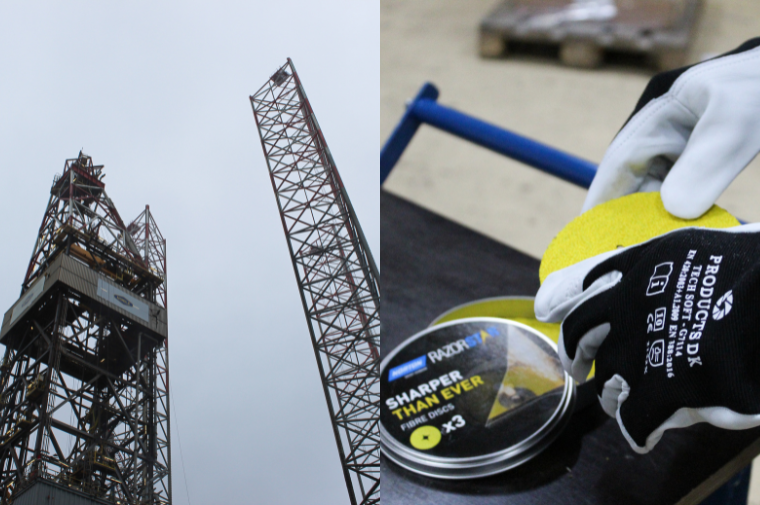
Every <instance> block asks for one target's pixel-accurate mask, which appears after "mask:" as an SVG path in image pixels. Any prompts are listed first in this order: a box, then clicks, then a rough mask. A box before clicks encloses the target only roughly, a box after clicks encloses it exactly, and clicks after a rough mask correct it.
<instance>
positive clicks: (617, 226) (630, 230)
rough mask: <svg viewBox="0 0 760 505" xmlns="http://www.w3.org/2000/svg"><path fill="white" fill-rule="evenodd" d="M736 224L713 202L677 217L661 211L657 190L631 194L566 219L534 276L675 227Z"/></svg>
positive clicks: (734, 219) (723, 226)
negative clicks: (702, 209) (700, 210)
mask: <svg viewBox="0 0 760 505" xmlns="http://www.w3.org/2000/svg"><path fill="white" fill-rule="evenodd" d="M739 224H740V223H739V221H738V220H737V219H736V218H735V217H734V216H732V215H731V214H729V213H728V211H726V210H725V209H722V208H720V207H718V206H717V205H713V206H712V207H711V208H710V210H708V211H707V212H706V213H705V214H703V215H702V216H701V217H698V218H697V219H680V218H677V217H675V216H673V215H672V214H670V213H668V211H666V210H665V207H664V206H663V205H662V199H661V198H660V193H633V194H631V195H628V196H624V197H621V198H617V199H615V200H610V201H609V202H606V203H603V204H600V205H597V206H596V207H594V208H592V209H591V210H588V211H586V212H584V213H583V214H581V215H580V216H578V217H576V218H575V219H573V220H572V221H570V224H568V225H567V226H566V227H565V228H564V229H563V230H562V231H561V232H559V233H558V234H557V236H556V237H554V240H552V242H551V244H549V247H548V248H547V249H546V252H545V253H544V257H543V258H542V259H541V267H540V268H539V271H538V276H539V279H540V280H541V282H542V283H543V282H544V280H545V279H546V277H548V276H549V274H550V273H552V272H556V271H557V270H560V269H562V268H565V267H569V266H570V265H574V264H576V263H578V262H579V261H582V260H585V259H586V258H590V257H592V256H596V255H597V254H601V253H604V252H607V251H612V250H614V249H617V248H619V247H621V246H630V245H635V244H640V243H642V242H646V241H647V240H649V239H651V238H654V237H657V236H658V235H662V234H663V233H666V232H669V231H672V230H676V229H678V228H685V227H688V226H700V227H703V228H730V227H732V226H738V225H739Z"/></svg>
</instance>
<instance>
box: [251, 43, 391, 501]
mask: <svg viewBox="0 0 760 505" xmlns="http://www.w3.org/2000/svg"><path fill="white" fill-rule="evenodd" d="M250 98H251V106H252V107H253V115H254V118H255V119H256V125H257V126H258V130H259V135H260V137H261V147H262V148H263V149H264V156H265V157H266V160H267V166H268V168H269V175H270V178H271V180H272V187H273V188H274V192H275V196H276V198H277V205H278V207H279V210H280V216H281V218H282V226H283V229H284V231H285V237H286V239H287V243H288V248H289V251H290V256H291V259H292V261H293V269H294V271H295V274H296V280H297V282H298V287H299V289H300V291H301V301H302V303H303V308H304V312H305V314H306V321H307V323H308V327H309V333H310V335H311V340H312V343H313V345H314V353H315V354H316V357H317V366H318V367H319V373H320V376H321V378H322V385H323V387H324V391H325V397H326V399H327V408H328V411H329V413H330V419H331V421H332V425H333V431H334V434H335V440H336V441H337V444H338V453H339V454H340V459H341V465H342V467H343V474H344V477H345V479H346V485H347V486H348V493H349V496H350V498H351V503H352V504H354V505H356V504H379V503H380V440H379V429H378V418H379V406H380V380H379V379H380V374H379V366H380V347H379V345H380V315H379V313H378V309H379V306H380V295H379V286H378V282H379V279H380V277H379V275H378V270H377V266H376V264H375V261H374V259H373V258H372V254H371V252H370V249H369V246H368V245H367V241H366V239H365V238H364V234H363V233H362V229H361V227H360V226H359V221H358V220H357V218H356V215H355V213H354V209H353V207H352V206H351V201H350V200H349V198H348V194H347V193H346V189H345V187H344V186H343V182H342V181H341V178H340V175H339V174H338V170H337V168H336V166H335V162H334V160H333V158H332V155H331V154H330V150H329V148H328V147H327V143H326V142H325V138H324V136H323V134H322V130H321V129H320V128H319V124H318V123H317V118H316V117H315V116H314V111H313V110H312V108H311V105H310V104H309V100H308V99H307V98H306V93H305V92H304V89H303V86H302V85H301V81H300V80H299V78H298V74H297V73H296V69H295V67H294V66H293V62H292V61H291V60H290V58H288V61H287V63H286V64H285V65H283V66H282V67H281V68H280V69H278V70H277V72H275V73H274V74H273V75H272V77H271V78H270V79H269V80H268V81H267V83H266V84H265V85H264V86H262V87H261V89H259V90H258V91H257V92H256V93H255V94H254V95H253V96H251V97H250Z"/></svg>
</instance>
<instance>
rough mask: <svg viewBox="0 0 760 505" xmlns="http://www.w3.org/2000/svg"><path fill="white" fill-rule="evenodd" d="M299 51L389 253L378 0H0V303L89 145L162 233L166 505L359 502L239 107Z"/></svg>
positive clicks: (368, 224)
mask: <svg viewBox="0 0 760 505" xmlns="http://www.w3.org/2000/svg"><path fill="white" fill-rule="evenodd" d="M288 56H289V57H291V58H292V59H293V61H294V63H295V66H296V69H297V70H298V72H299V75H300V77H301V79H302V81H303V83H304V87H305V89H306V92H307V94H308V96H309V99H310V101H311V103H312V106H313V108H314V111H315V113H316V114H317V117H318V119H319V123H320V125H321V126H322V129H323V131H324V133H325V137H326V139H327V142H328V144H329V145H330V149H331V151H332V153H333V156H334V158H335V160H336V163H337V165H338V169H339V170H340V173H341V176H342V178H343V181H344V183H345V185H346V187H347V189H348V193H349V195H350V197H351V200H352V203H353V204H354V206H355V207H356V211H357V214H358V216H359V219H360V221H361V224H362V227H363V228H364V231H365V234H366V235H367V238H368V240H369V242H370V244H371V247H372V249H373V253H374V255H375V259H376V260H377V261H378V262H379V259H380V250H379V247H380V230H379V214H380V204H379V191H378V176H377V174H378V152H377V138H378V137H379V100H378V97H379V75H380V66H379V65H380V63H379V62H380V59H379V2H378V1H377V0H370V1H348V0H346V1H329V0H323V1H320V2H310V1H306V0H303V1H288V2H286V1H268V2H263V1H253V2H220V1H215V2H206V3H201V2H187V1H186V2H163V3H158V2H147V1H132V2H120V3H116V2H95V1H92V2H81V1H68V2H33V3H32V2H5V3H3V4H2V6H1V7H0V165H1V167H2V168H1V169H0V170H1V171H0V174H2V179H1V180H2V183H1V184H0V213H1V215H2V217H3V219H2V220H0V236H2V249H1V250H2V255H0V311H2V312H4V311H6V310H7V309H8V308H9V307H10V306H11V305H12V303H13V302H14V301H15V300H16V299H17V298H18V295H19V289H20V285H21V281H22V280H23V276H24V273H25V270H26V267H27V264H28V261H29V257H30V255H31V252H32V247H33V245H34V240H35V237H36V234H37V230H38V228H39V226H40V223H41V220H42V216H43V212H44V210H45V205H46V203H47V200H48V197H49V190H50V185H51V183H52V180H53V176H54V175H55V174H56V173H60V172H61V169H62V167H63V164H64V161H65V159H66V158H73V157H76V155H77V153H78V152H79V150H80V149H81V148H84V152H85V153H87V154H89V155H90V156H92V158H93V161H94V163H96V164H104V165H105V172H106V178H105V182H106V191H107V192H108V195H109V196H110V197H111V198H112V199H113V200H114V203H115V204H116V207H117V208H118V210H119V212H120V213H121V215H122V217H123V218H124V220H125V221H129V220H131V219H133V218H134V217H136V216H137V215H138V214H139V213H140V212H141V211H142V209H143V208H144V206H145V204H146V203H147V204H150V207H151V210H152V212H153V214H154V217H155V219H156V222H157V223H158V226H159V228H160V229H161V231H162V233H163V234H164V236H165V237H166V238H167V243H168V260H167V262H168V276H169V287H168V292H169V294H168V296H169V341H170V347H169V348H170V370H171V383H172V386H171V387H172V392H173V394H174V401H175V404H176V410H174V411H173V412H172V415H173V421H172V464H173V468H172V470H173V492H174V503H175V504H184V503H188V497H187V494H186V492H185V489H186V486H187V489H188V490H189V494H190V501H189V503H192V504H193V505H201V504H225V505H234V504H251V503H266V504H270V503H283V504H331V505H332V504H339V503H348V495H347V493H346V490H345V485H344V481H343V476H342V473H341V471H340V465H339V461H338V454H337V450H336V447H335V445H334V439H333V436H332V432H331V429H330V426H329V420H328V414H327V409H326V406H325V400H324V396H323V393H322V390H321V385H320V383H319V376H318V372H317V366H316V362H315V358H314V352H313V350H312V347H311V342H310V340H309V335H308V332H307V327H306V322H305V319H304V315H303V311H302V308H301V303H300V298H299V294H298V289H297V285H296V282H295V278H294V275H293V269H292V266H291V263H290V259H289V257H288V252H287V247H286V243H285V238H284V236H283V232H282V226H281V224H280V218H279V215H278V213H277V206H276V203H275V198H274V194H273V192H272V187H271V184H270V182H269V177H268V174H267V169H266V165H265V162H264V157H263V154H262V151H261V145H260V142H259V139H258V133H257V131H256V125H255V121H254V119H253V115H252V112H251V107H250V103H249V101H248V95H250V94H252V93H253V92H254V91H256V90H257V89H258V88H259V87H260V86H261V85H262V84H263V83H264V82H265V81H266V80H267V79H268V77H269V76H270V75H271V74H272V73H273V72H274V71H275V70H276V69H277V68H278V67H279V66H280V65H282V64H283V63H285V60H286V58H287V57H288ZM177 422H178V423H179V435H181V439H182V452H183V455H184V466H185V469H184V471H185V473H186V474H187V482H186V481H185V478H184V476H183V469H182V460H181V458H180V451H179V449H180V444H179V443H178V437H177Z"/></svg>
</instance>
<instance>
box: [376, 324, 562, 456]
mask: <svg viewBox="0 0 760 505" xmlns="http://www.w3.org/2000/svg"><path fill="white" fill-rule="evenodd" d="M380 384H381V386H380V387H381V412H380V420H381V423H382V424H383V427H384V428H385V429H386V430H387V432H388V433H389V434H390V435H391V436H392V437H393V438H395V439H396V440H397V441H398V442H400V443H401V444H403V445H405V446H407V447H409V448H411V449H415V450H418V451H423V452H425V453H427V454H430V455H433V456H441V457H454V458H460V457H471V456H479V455H483V454H489V453H493V452H498V451H500V450H503V449H506V448H508V447H511V446H513V445H515V444H518V443H520V442H521V441H522V440H524V439H526V438H528V437H529V436H531V435H532V434H533V433H535V432H536V431H539V430H540V429H541V427H542V426H543V425H544V424H545V423H546V422H547V421H548V420H549V419H550V418H551V417H552V415H553V414H554V412H555V411H556V409H557V407H558V406H559V404H560V403H561V400H562V394H563V391H564V386H565V374H564V371H563V370H562V365H561V363H560V361H559V358H558V356H557V354H556V352H555V351H554V350H553V349H552V348H551V346H550V345H549V344H548V343H547V342H545V341H544V340H543V339H541V338H540V337H538V336H536V335H535V334H533V333H532V332H530V331H528V330H526V329H524V328H522V327H519V326H516V325H513V324H508V323H506V322H499V321H495V320H490V321H489V320H471V321H467V322H459V323H456V324H451V325H444V326H441V327H436V328H434V329H432V330H431V331H430V332H428V333H426V334H424V335H422V336H420V337H419V338H417V339H415V340H413V341H411V342H409V343H407V344H406V345H405V346H404V348H403V349H402V350H400V351H399V352H397V353H396V354H395V355H394V356H393V357H392V358H391V359H390V360H389V361H388V362H387V363H386V364H385V366H384V368H383V371H382V376H381V382H380Z"/></svg>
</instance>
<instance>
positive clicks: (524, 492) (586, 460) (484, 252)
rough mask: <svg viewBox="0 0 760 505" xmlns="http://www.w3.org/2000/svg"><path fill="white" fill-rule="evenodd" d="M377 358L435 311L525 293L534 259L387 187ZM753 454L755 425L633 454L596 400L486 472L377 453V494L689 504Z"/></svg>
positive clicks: (692, 434) (398, 499)
mask: <svg viewBox="0 0 760 505" xmlns="http://www.w3.org/2000/svg"><path fill="white" fill-rule="evenodd" d="M380 205H381V250H382V256H381V264H382V266H381V280H382V282H381V292H382V296H381V300H382V301H381V312H380V315H381V320H382V326H383V330H382V331H383V337H382V351H383V355H384V356H385V355H386V354H387V353H389V352H390V351H391V350H392V349H393V348H394V347H396V346H397V345H398V344H400V343H401V342H402V341H403V340H404V339H406V338H407V337H409V336H411V335H412V334H414V333H416V332H418V331H420V330H422V329H424V328H425V327H426V326H427V325H428V324H429V323H430V322H431V321H432V320H433V319H434V318H435V317H436V316H438V315H439V314H441V313H442V312H444V311H446V310H448V309H450V308H451V307H454V306H456V305H459V304H461V303H465V302H468V301H472V300H475V299H478V298H486V297H492V296H505V295H528V296H533V295H535V293H536V291H537V289H538V264H539V262H538V260H536V259H535V258H531V257H530V256H527V255H525V254H523V253H520V252H518V251H515V250H514V249H511V248H510V247H508V246H505V245H503V244H500V243H498V242H495V241H493V240H491V239H489V238H486V237H484V236H482V235H480V234H478V233H476V232H473V231H471V230H468V229H466V228H464V227H462V226H459V225H457V224H455V223H452V222H451V221H449V220H447V219H446V218H443V217H440V216H437V215H435V214H433V213H431V212H428V211H426V210H424V209H422V208H420V207H418V206H416V205H414V204H412V203H409V202H407V201H405V200H402V199H400V198H398V197H396V196H393V195H391V194H389V193H386V192H383V193H382V195H381V203H380ZM758 452H760V428H758V429H753V430H746V431H725V430H719V429H717V428H714V427H712V426H709V425H706V424H699V425H695V426H692V427H690V428H686V429H680V430H671V431H667V432H666V433H665V435H664V437H663V439H662V441H660V443H659V444H658V445H657V447H655V449H654V450H653V451H652V452H651V453H649V454H647V455H643V456H642V455H639V454H636V453H635V452H633V450H632V449H631V448H630V446H629V445H628V443H627V442H626V441H625V439H624V438H623V436H622V435H621V433H620V430H619V429H618V426H617V423H616V422H615V421H614V420H613V419H611V418H609V417H607V415H606V414H604V412H602V410H601V408H600V407H599V405H598V403H593V404H592V406H591V407H588V408H586V409H584V410H581V411H579V412H576V413H575V414H574V415H573V418H572V420H571V421H570V424H569V425H568V427H567V429H566V430H565V431H564V432H563V433H562V435H560V437H559V438H558V439H557V441H556V442H554V443H553V444H552V445H551V446H550V447H549V448H548V449H547V450H546V451H544V452H543V453H542V454H540V455H539V456H538V457H536V458H535V459H534V460H532V461H530V462H528V463H526V464H525V465H523V466H521V467H519V468H517V469H514V470H510V471H508V472H505V473H502V474H499V475H495V476H492V477H488V478H484V479H477V480H469V481H444V480H437V479H430V478H427V477H422V476H419V475H416V474H414V473H411V472H409V471H406V470H404V469H403V468H401V467H399V466H397V465H395V464H394V463H393V462H391V461H389V460H388V459H387V458H385V457H383V458H382V463H381V465H382V466H381V475H382V502H383V504H384V505H391V504H394V505H395V504H401V503H404V504H406V503H408V504H414V505H422V504H435V505H450V504H462V505H464V504H467V505H480V504H503V503H518V504H540V505H545V504H554V503H561V504H576V503H578V504H581V503H582V504H616V505H617V504H628V503H636V504H674V503H684V504H685V503H699V502H700V501H701V500H702V499H703V498H705V497H706V496H708V495H709V494H710V493H711V492H712V491H713V490H715V489H717V488H718V487H719V486H720V485H721V484H722V483H723V482H725V481H726V480H728V479H729V478H730V477H731V476H732V475H733V474H734V473H736V472H737V471H739V470H740V469H742V468H744V467H745V466H746V465H747V464H749V463H750V461H751V460H752V458H753V457H754V456H755V455H756V454H757V453H758Z"/></svg>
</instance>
